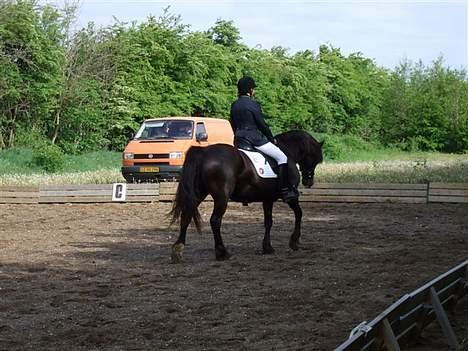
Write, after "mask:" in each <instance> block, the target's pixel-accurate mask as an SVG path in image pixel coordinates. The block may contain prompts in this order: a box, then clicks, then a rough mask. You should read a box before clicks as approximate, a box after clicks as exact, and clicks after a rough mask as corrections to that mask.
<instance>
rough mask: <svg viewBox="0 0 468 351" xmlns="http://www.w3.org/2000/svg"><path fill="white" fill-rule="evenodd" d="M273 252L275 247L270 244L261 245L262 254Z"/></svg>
mask: <svg viewBox="0 0 468 351" xmlns="http://www.w3.org/2000/svg"><path fill="white" fill-rule="evenodd" d="M274 253H275V249H274V248H273V247H271V246H264V247H263V254H264V255H273V254H274Z"/></svg>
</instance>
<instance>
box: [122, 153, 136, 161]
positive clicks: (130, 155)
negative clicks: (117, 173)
mask: <svg viewBox="0 0 468 351" xmlns="http://www.w3.org/2000/svg"><path fill="white" fill-rule="evenodd" d="M123 158H124V160H133V159H134V158H135V154H134V153H133V152H124V153H123Z"/></svg>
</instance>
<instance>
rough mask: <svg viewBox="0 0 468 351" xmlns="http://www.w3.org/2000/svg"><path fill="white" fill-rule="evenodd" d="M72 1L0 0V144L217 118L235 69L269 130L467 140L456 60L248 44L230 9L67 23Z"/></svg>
mask: <svg viewBox="0 0 468 351" xmlns="http://www.w3.org/2000/svg"><path fill="white" fill-rule="evenodd" d="M75 12H76V9H75V8H74V7H73V6H68V7H66V8H63V9H59V8H55V7H51V6H40V5H39V4H38V3H37V2H35V1H33V0H0V149H10V148H13V147H18V146H20V147H21V146H23V147H32V146H36V145H43V144H44V143H49V144H55V145H56V146H58V147H59V148H60V149H61V150H62V151H63V152H64V153H66V154H79V153H83V152H89V151H93V150H100V149H108V150H116V151H119V150H122V148H123V147H124V145H125V143H126V141H127V136H128V134H129V133H130V132H132V131H134V130H135V129H136V128H137V127H138V125H139V124H140V123H141V122H142V121H143V120H144V119H146V118H149V117H158V116H176V115H197V116H216V117H223V118H227V116H228V114H229V107H230V104H231V102H232V101H233V100H234V99H235V97H236V88H235V84H236V82H237V80H238V79H239V78H240V77H241V76H242V75H244V74H249V75H252V76H253V77H254V78H255V79H256V81H257V85H258V89H257V99H258V101H259V102H260V103H261V105H262V108H263V111H264V114H265V116H266V118H267V119H268V123H269V124H270V126H271V127H272V129H273V131H274V132H280V131H284V130H287V129H292V128H300V129H304V130H308V131H310V132H312V133H314V134H315V133H320V134H319V135H320V137H321V138H322V139H328V141H329V142H330V149H332V148H333V145H334V144H333V143H335V146H336V140H337V139H336V136H345V137H347V138H351V139H350V140H353V143H354V142H355V143H357V144H359V143H360V142H361V141H363V142H365V143H364V144H363V145H368V144H367V143H371V145H382V146H391V147H397V148H401V149H404V150H424V151H442V152H457V153H463V152H467V151H468V81H467V75H466V71H465V70H456V69H452V68H450V67H445V66H444V63H443V59H442V58H438V59H437V60H435V61H434V62H432V63H431V64H430V65H424V64H423V63H421V62H419V63H412V62H407V61H403V62H402V63H401V64H400V65H399V66H398V67H396V68H395V69H394V70H389V69H385V68H382V67H379V66H377V65H376V64H375V62H374V61H373V60H371V59H369V58H366V57H364V56H363V55H362V54H360V53H353V54H350V55H348V56H346V55H343V54H342V53H341V51H340V49H339V48H335V47H333V46H331V45H324V46H321V47H320V49H319V51H318V52H314V51H310V50H306V51H302V52H297V53H294V54H290V53H289V52H288V51H287V50H286V49H284V48H282V47H275V48H272V49H271V50H261V49H257V48H249V47H247V46H246V45H244V44H243V43H242V38H241V37H240V33H239V30H238V29H237V28H236V27H235V24H234V23H232V22H231V21H224V20H218V21H217V22H216V23H215V24H214V25H213V26H212V27H211V28H210V29H209V30H208V31H206V32H196V31H191V30H190V29H189V27H188V26H187V25H185V24H183V23H181V20H180V18H179V17H178V16H175V15H173V14H171V13H169V12H168V11H166V12H164V13H163V14H162V15H161V16H160V17H159V18H155V17H149V18H148V19H147V20H146V21H144V22H141V23H136V22H135V23H130V24H127V23H120V22H118V21H116V23H115V24H114V25H112V26H108V27H104V28H97V27H96V26H94V24H92V23H90V24H89V25H88V26H87V27H86V28H83V29H81V30H79V31H78V32H73V31H71V29H70V28H71V24H72V23H73V21H74V19H75Z"/></svg>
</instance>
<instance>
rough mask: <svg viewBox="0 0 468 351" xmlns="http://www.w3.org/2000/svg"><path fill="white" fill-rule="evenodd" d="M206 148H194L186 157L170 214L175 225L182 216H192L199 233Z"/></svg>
mask: <svg viewBox="0 0 468 351" xmlns="http://www.w3.org/2000/svg"><path fill="white" fill-rule="evenodd" d="M203 149H204V148H202V147H198V146H192V147H191V148H190V149H189V150H188V152H187V155H186V156H185V162H184V167H183V169H182V174H181V176H180V180H179V186H178V187H177V192H176V196H175V201H174V203H173V205H172V210H171V212H170V213H169V215H170V216H172V218H171V224H173V223H175V222H176V221H177V220H178V219H179V218H180V216H181V215H182V214H184V215H186V216H190V218H192V219H193V222H194V223H195V226H196V228H197V231H198V232H200V231H201V216H200V212H199V211H198V205H199V202H200V200H202V199H201V191H200V187H201V186H202V184H201V182H200V181H201V175H200V172H201V165H202V162H203V151H204V150H203Z"/></svg>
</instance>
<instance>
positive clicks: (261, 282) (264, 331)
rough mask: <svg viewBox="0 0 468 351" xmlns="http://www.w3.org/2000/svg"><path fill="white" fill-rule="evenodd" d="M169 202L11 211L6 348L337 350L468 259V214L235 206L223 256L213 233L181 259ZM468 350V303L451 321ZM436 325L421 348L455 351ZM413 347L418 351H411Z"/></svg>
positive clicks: (5, 241) (3, 286)
mask: <svg viewBox="0 0 468 351" xmlns="http://www.w3.org/2000/svg"><path fill="white" fill-rule="evenodd" d="M169 210H170V204H167V203H157V204H96V205H94V204H90V205H78V204H74V205H0V350H9V351H10V350H333V349H334V348H335V347H337V346H338V345H339V344H341V343H342V342H343V341H345V339H346V338H347V336H348V334H349V332H350V330H351V329H352V328H353V327H354V326H356V325H357V324H359V323H360V322H361V321H363V320H367V321H370V320H372V319H373V318H375V317H376V316H377V315H378V314H379V313H380V312H382V311H383V310H384V309H385V308H386V307H388V306H389V305H390V304H391V303H393V302H394V301H396V300H397V299H398V298H399V297H400V296H401V295H403V294H405V293H408V292H411V291H413V290H415V289H416V288H418V287H419V286H421V285H423V284H424V283H426V282H427V281H429V280H431V279H433V278H435V277H436V276H438V275H439V274H441V273H443V272H445V271H447V270H448V269H450V268H452V267H453V266H455V265H457V264H458V263H460V262H462V261H463V260H466V259H467V258H468V229H467V228H468V225H467V223H468V206H467V205H438V204H430V205H426V204H423V205H401V204H398V205H397V204H382V205H381V204H359V205H358V204H336V205H330V204H303V210H304V218H303V221H304V222H303V227H302V238H301V250H300V251H298V252H292V251H291V250H289V248H288V241H289V236H290V234H291V232H292V229H293V214H292V212H291V211H290V210H289V208H287V207H286V206H284V205H283V204H275V207H274V212H273V216H274V225H273V229H272V244H273V247H274V248H275V249H276V253H275V254H274V255H270V256H263V255H260V254H258V251H259V250H260V248H261V241H262V238H263V210H262V208H261V205H259V204H255V205H250V206H249V207H242V206H240V205H237V204H230V206H229V208H228V211H227V214H226V216H225V218H224V221H223V226H222V232H223V239H224V242H225V244H226V247H227V249H228V250H229V252H230V253H231V254H232V255H233V256H232V258H231V259H230V260H229V261H226V262H217V261H215V259H214V250H213V239H212V235H211V231H210V230H209V227H208V225H207V223H208V220H209V215H210V213H211V204H209V203H206V204H203V205H202V207H201V212H202V214H203V219H204V221H205V226H204V230H203V234H202V235H199V234H197V233H196V232H195V230H194V229H193V228H191V229H189V234H188V237H187V247H186V250H185V252H184V262H183V263H182V264H179V265H174V264H171V263H170V248H171V245H172V243H173V242H174V241H175V239H176V236H177V232H178V229H177V227H173V228H168V219H167V213H168V212H169ZM450 321H451V322H452V324H453V325H454V329H455V331H456V334H457V336H458V338H459V340H460V342H461V343H462V344H463V345H464V346H463V347H464V348H465V349H466V348H467V344H468V300H467V299H465V300H464V301H462V302H461V303H460V304H459V305H458V309H457V311H456V313H455V314H454V315H451V316H450ZM439 329H440V328H438V325H437V324H435V323H434V324H433V325H431V326H430V328H428V329H427V331H426V332H425V333H424V334H423V337H424V338H423V339H422V340H421V344H420V345H418V346H416V347H412V348H409V349H410V350H448V347H447V346H446V343H445V341H444V339H443V337H442V335H441V333H440V331H439ZM407 349H408V348H407Z"/></svg>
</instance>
